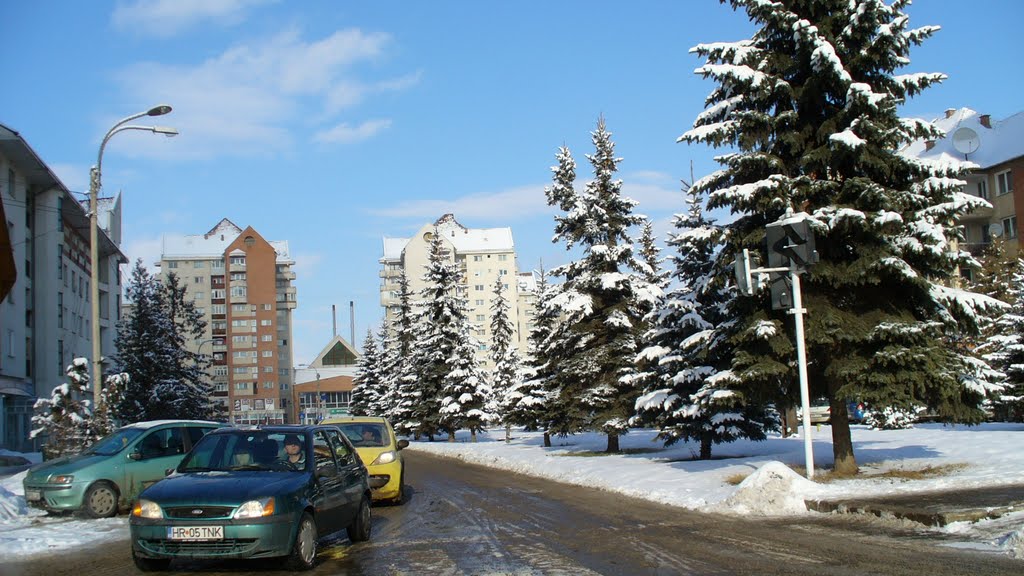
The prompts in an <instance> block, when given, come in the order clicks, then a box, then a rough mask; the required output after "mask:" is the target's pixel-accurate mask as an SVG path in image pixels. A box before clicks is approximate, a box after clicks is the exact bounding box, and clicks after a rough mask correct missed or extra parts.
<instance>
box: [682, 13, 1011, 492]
mask: <svg viewBox="0 0 1024 576" xmlns="http://www.w3.org/2000/svg"><path fill="white" fill-rule="evenodd" d="M907 3H908V2H906V1H905V0H897V1H895V2H893V3H892V4H891V5H887V4H886V3H885V2H883V1H882V0H864V1H860V2H848V1H846V0H781V1H778V2H762V1H759V0H730V2H729V4H730V5H731V6H732V7H733V8H734V9H743V10H745V11H746V13H747V15H748V16H749V18H750V19H751V20H752V21H753V22H754V24H755V26H756V28H757V29H756V32H755V33H754V35H753V37H751V38H750V39H749V40H743V41H740V42H733V43H714V44H702V45H698V46H697V47H695V48H694V49H693V51H695V52H696V53H697V54H699V55H700V56H702V57H704V58H706V59H707V62H706V64H705V65H704V66H702V67H700V68H698V70H697V72H698V73H699V74H701V75H702V76H704V77H705V78H711V79H712V80H713V81H714V82H716V83H717V86H716V87H715V88H714V90H713V91H712V92H711V94H710V95H709V96H708V98H707V100H706V110H705V111H704V112H703V113H702V114H700V115H699V116H698V117H697V119H696V120H695V122H694V127H693V129H692V130H690V131H688V132H687V133H685V134H683V136H682V137H681V138H680V140H683V141H687V142H702V143H707V144H710V145H712V146H731V147H734V148H735V149H736V151H735V152H730V153H728V154H724V155H722V156H720V157H719V158H718V160H719V162H720V163H721V164H722V165H723V169H722V170H720V171H718V172H716V173H714V174H712V175H710V176H708V177H706V178H703V179H701V180H700V181H699V182H697V183H695V186H694V187H695V188H697V189H698V190H699V191H701V192H703V193H708V194H710V200H709V204H708V206H709V208H712V209H714V208H728V209H730V210H731V211H732V212H733V213H734V214H736V215H737V218H736V219H735V221H734V222H733V223H732V224H731V225H730V226H729V236H728V238H729V245H728V246H727V249H726V250H723V251H722V253H721V254H720V255H719V258H720V259H721V261H722V262H723V265H722V266H720V267H719V269H720V270H721V274H722V275H726V274H728V270H727V267H726V266H725V265H724V262H726V261H730V260H732V259H733V258H734V257H735V255H736V254H737V253H739V252H740V251H741V250H742V249H743V248H748V249H750V250H751V251H752V252H755V253H756V252H759V251H760V252H761V253H762V254H763V250H764V228H765V225H766V224H769V223H771V222H774V221H776V220H778V219H780V217H782V216H783V215H784V214H786V212H787V210H789V209H793V210H800V211H803V212H806V213H808V214H809V216H810V219H811V226H812V229H813V232H814V234H815V235H816V237H817V250H818V253H819V256H820V262H819V263H818V264H816V265H814V266H812V267H810V269H809V270H808V272H807V273H805V274H804V275H803V277H802V278H803V302H804V307H805V308H806V309H807V310H808V315H807V326H806V341H807V347H808V354H807V357H808V359H809V360H810V362H809V365H808V368H809V377H810V378H809V379H810V386H811V393H812V395H815V396H817V395H823V396H828V397H829V398H830V406H831V418H832V437H833V438H832V440H833V442H832V445H833V456H834V461H835V468H836V471H838V472H842V473H849V472H855V471H856V470H857V464H856V458H855V456H854V453H853V445H852V442H851V439H850V428H849V423H848V414H847V407H846V403H847V401H849V400H854V399H857V400H864V401H867V402H869V403H871V404H872V405H875V406H878V407H886V406H894V407H909V406H910V405H912V404H915V403H924V404H927V405H929V406H931V407H932V408H933V409H935V410H936V411H937V412H938V413H939V414H940V415H941V416H942V417H943V418H945V419H947V420H958V421H966V422H977V421H979V420H980V418H981V417H982V412H981V411H980V410H979V408H978V404H979V402H980V400H981V398H982V397H983V396H984V395H985V393H986V392H987V391H988V390H989V389H990V388H991V387H992V386H993V383H992V382H985V381H983V380H979V379H978V378H977V377H975V376H974V375H976V374H977V370H975V366H974V364H973V360H972V359H971V358H969V357H967V356H966V355H964V354H963V353H962V352H960V351H957V350H950V349H949V348H948V347H946V346H944V345H943V341H942V338H943V335H944V333H947V332H949V331H958V330H967V331H971V330H973V329H974V327H975V326H974V323H975V320H976V312H977V310H978V308H979V307H984V306H986V305H989V304H991V301H990V300H988V299H985V298H983V297H977V296H976V295H971V294H969V293H965V292H962V291H955V290H951V289H949V288H947V287H946V286H945V284H944V283H946V282H947V281H949V280H950V278H951V277H952V274H953V272H954V270H955V268H956V266H957V265H958V264H960V263H962V261H961V259H960V256H959V255H958V254H957V253H955V252H953V251H951V250H950V249H949V242H950V241H952V240H955V239H957V237H958V235H959V231H958V229H957V228H955V227H952V226H950V223H952V222H956V221H957V219H958V217H959V216H960V215H962V214H965V213H968V212H970V211H971V210H974V209H975V208H978V207H980V206H982V205H983V204H984V201H982V200H980V199H977V198H974V197H971V196H968V195H965V194H963V193H961V192H958V189H959V188H960V187H961V186H963V185H964V182H963V181H962V180H959V179H958V176H959V174H960V171H961V168H962V167H961V166H959V165H957V164H956V163H948V162H947V163H941V164H940V163H935V162H930V161H925V160H919V159H915V158H911V157H907V156H904V155H901V154H899V153H898V150H900V148H901V147H902V146H904V145H906V144H907V143H908V142H910V141H911V140H913V139H916V138H937V137H939V136H940V133H939V131H938V130H937V129H936V128H935V127H934V126H932V125H931V124H929V123H927V122H923V121H918V120H907V119H902V118H900V117H899V115H898V113H897V107H898V106H899V105H900V104H901V103H903V102H904V101H905V100H906V98H908V97H911V96H914V95H916V94H917V93H919V92H920V91H922V90H924V89H925V88H927V87H928V86H930V85H932V84H935V83H937V82H940V81H941V80H943V79H944V78H945V76H944V75H942V74H937V73H922V74H907V75H898V74H897V71H898V70H899V69H900V68H902V67H904V66H905V65H906V64H907V63H909V62H910V58H909V56H910V48H911V46H912V45H917V44H920V43H921V42H922V41H923V40H925V39H926V38H928V37H929V36H931V35H932V34H933V33H934V32H935V31H936V30H937V28H935V27H925V28H920V29H916V30H911V29H908V27H907V26H908V22H909V20H908V18H907V16H906V14H904V13H903V9H904V7H905V6H906V4H907ZM768 308H769V306H768V300H767V296H766V295H764V294H761V295H757V296H755V297H753V298H747V297H743V298H739V299H738V301H737V302H736V303H735V305H734V306H733V308H732V310H731V314H732V315H733V317H735V318H736V322H735V324H734V325H733V326H732V328H731V331H730V333H731V336H732V337H733V340H734V342H736V345H737V353H736V355H735V359H734V361H733V365H732V376H733V377H734V378H736V379H737V380H738V384H737V387H738V388H740V389H744V390H745V392H746V393H747V394H748V395H750V396H749V397H751V398H753V397H754V395H756V394H758V389H759V388H760V389H761V390H762V392H761V393H762V394H763V393H764V390H767V389H770V388H771V387H772V386H773V385H774V382H775V381H777V380H778V379H779V378H780V377H781V378H782V379H783V381H784V382H786V383H787V386H788V388H789V389H790V391H787V392H786V395H788V396H793V395H794V394H793V392H792V391H791V390H792V389H794V388H795V386H796V377H795V368H794V364H793V360H794V358H793V356H792V355H791V350H792V345H791V344H790V343H791V342H792V335H791V333H789V332H788V330H789V328H790V325H791V323H789V322H785V321H784V320H785V319H786V318H785V315H784V314H783V313H782V312H770V311H769V310H768ZM968 374H972V375H968Z"/></svg>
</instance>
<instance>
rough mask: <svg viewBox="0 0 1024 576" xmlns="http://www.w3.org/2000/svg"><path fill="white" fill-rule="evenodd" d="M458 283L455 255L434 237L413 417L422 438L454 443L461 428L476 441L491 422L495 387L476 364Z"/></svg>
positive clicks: (420, 328)
mask: <svg viewBox="0 0 1024 576" xmlns="http://www.w3.org/2000/svg"><path fill="white" fill-rule="evenodd" d="M459 278H460V273H459V269H458V266H456V264H455V263H454V262H453V261H452V257H451V251H450V250H448V249H447V248H446V247H445V245H444V241H443V240H442V238H441V235H440V234H437V233H436V232H435V233H434V235H433V238H432V239H431V241H430V248H429V253H428V259H427V270H426V272H425V273H424V275H423V280H424V282H425V286H424V288H423V291H422V293H421V298H422V310H421V312H420V314H419V316H418V322H417V327H418V338H417V342H416V352H415V354H416V356H417V364H418V370H417V372H418V374H419V386H418V387H419V390H420V392H421V395H420V402H419V404H418V405H417V406H416V407H415V408H414V409H413V414H414V416H415V418H416V421H417V422H418V423H419V429H420V433H421V434H425V435H427V436H432V435H433V434H435V433H437V432H439V431H444V432H447V433H448V439H449V441H454V440H455V432H456V431H457V430H459V429H461V428H468V429H469V431H470V433H471V434H472V435H473V438H474V439H475V438H476V433H477V432H478V431H479V430H481V429H483V426H484V425H486V423H487V422H488V421H489V420H490V419H491V415H490V414H489V413H488V412H487V411H486V404H487V401H488V397H489V395H490V387H489V386H488V385H487V382H486V380H485V379H484V377H483V375H482V373H481V372H480V369H479V367H478V366H477V363H476V352H475V349H476V342H475V340H474V339H473V338H472V337H471V336H470V334H469V320H468V319H467V317H466V303H465V300H464V298H463V297H462V296H460V295H459V294H458V287H459Z"/></svg>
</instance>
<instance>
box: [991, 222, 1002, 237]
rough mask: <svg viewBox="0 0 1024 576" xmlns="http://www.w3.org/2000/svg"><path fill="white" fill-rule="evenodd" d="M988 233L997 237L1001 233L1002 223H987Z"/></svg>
mask: <svg viewBox="0 0 1024 576" xmlns="http://www.w3.org/2000/svg"><path fill="white" fill-rule="evenodd" d="M988 233H989V235H990V236H992V237H993V238H999V237H1000V236H1002V235H1003V225H1002V224H989V225H988Z"/></svg>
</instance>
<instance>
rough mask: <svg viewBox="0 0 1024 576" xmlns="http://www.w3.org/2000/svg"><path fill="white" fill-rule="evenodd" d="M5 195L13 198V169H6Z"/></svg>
mask: <svg viewBox="0 0 1024 576" xmlns="http://www.w3.org/2000/svg"><path fill="white" fill-rule="evenodd" d="M7 195H8V196H10V197H11V198H14V170H11V169H10V168H8V169H7Z"/></svg>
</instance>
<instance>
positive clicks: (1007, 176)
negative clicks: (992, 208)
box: [996, 170, 1013, 196]
mask: <svg viewBox="0 0 1024 576" xmlns="http://www.w3.org/2000/svg"><path fill="white" fill-rule="evenodd" d="M1010 192H1013V173H1012V172H1011V171H1010V170H1006V171H1005V172H1000V173H999V174H996V195H997V196H1002V195H1003V194H1009V193H1010Z"/></svg>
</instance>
